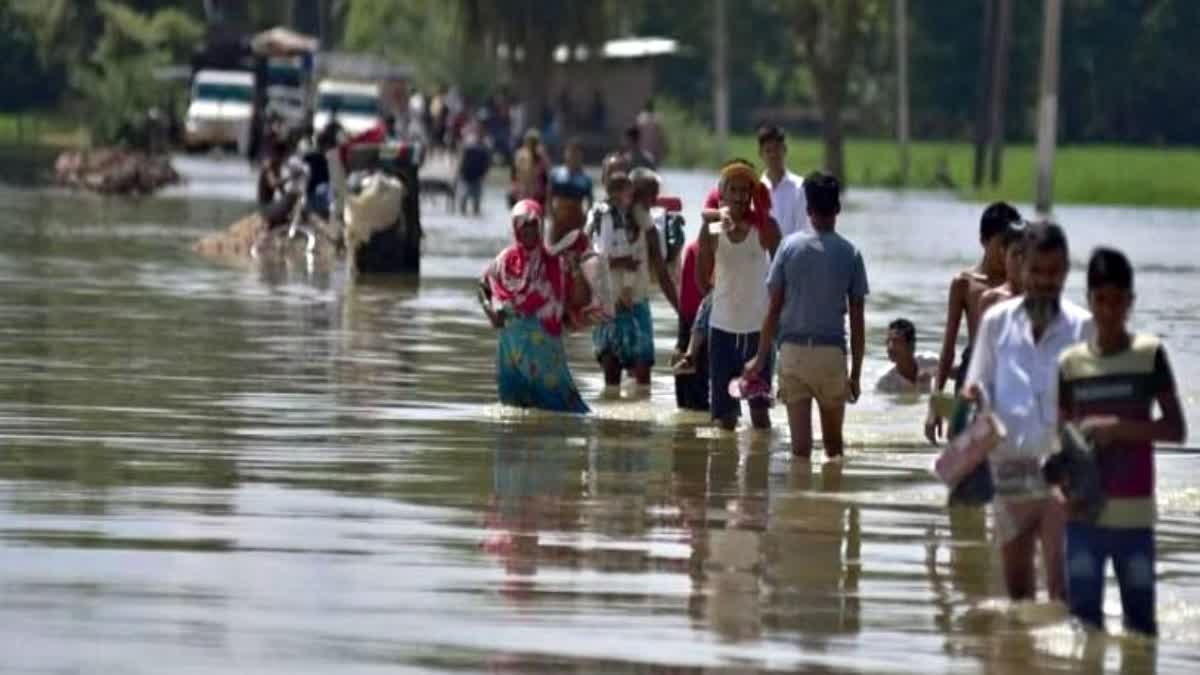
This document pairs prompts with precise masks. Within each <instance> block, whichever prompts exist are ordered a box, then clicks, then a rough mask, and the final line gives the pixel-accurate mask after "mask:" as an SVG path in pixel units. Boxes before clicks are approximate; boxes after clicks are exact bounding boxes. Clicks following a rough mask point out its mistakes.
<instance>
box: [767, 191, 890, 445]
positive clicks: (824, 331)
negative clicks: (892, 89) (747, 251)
mask: <svg viewBox="0 0 1200 675" xmlns="http://www.w3.org/2000/svg"><path fill="white" fill-rule="evenodd" d="M804 191H805V193H806V194H805V197H806V199H807V202H808V218H809V222H811V223H812V226H813V230H814V233H813V234H800V235H796V236H791V237H788V239H787V240H786V241H785V242H783V245H782V246H780V248H779V252H778V253H777V254H776V256H775V261H774V262H773V263H772V264H771V272H770V274H769V276H768V277H767V287H768V289H769V291H770V306H769V310H768V313H767V317H766V320H765V321H764V322H763V328H762V336H761V340H760V344H759V347H758V349H759V352H760V353H763V352H768V353H769V350H770V349H771V345H772V344H773V343H774V341H775V339H776V337H778V339H779V343H780V348H779V398H780V399H781V400H782V401H783V402H784V404H785V405H786V406H787V414H788V426H789V427H790V429H791V435H792V454H793V455H794V456H795V457H798V458H800V459H804V460H807V459H809V458H810V457H811V455H812V404H813V401H816V403H817V410H818V412H819V414H820V418H821V437H822V439H823V441H824V443H825V455H826V457H828V458H830V459H833V458H836V457H840V456H842V454H843V452H844V446H845V442H844V440H843V437H842V426H843V423H844V421H845V418H846V403H847V402H849V403H854V402H856V401H857V400H858V396H859V393H860V391H861V384H860V383H861V379H862V362H863V351H864V349H865V347H866V343H865V340H866V338H865V333H864V322H865V316H864V304H865V300H866V297H867V293H868V292H869V288H868V286H867V270H866V265H865V264H864V263H863V258H862V253H860V252H859V250H858V248H857V247H856V246H854V244H852V243H850V242H849V241H848V240H846V239H845V238H844V237H842V236H841V235H840V234H838V233H837V232H836V231H835V228H836V226H837V218H838V214H839V213H841V210H842V205H841V197H840V192H841V186H840V185H839V184H838V181H837V179H836V178H834V177H833V176H830V175H827V174H823V173H820V172H816V173H812V174H810V175H809V176H808V177H806V178H805V179H804ZM847 314H849V316H850V341H849V358H850V364H849V368H847V364H846V357H847V343H846V315H847ZM764 368H765V366H764V362H763V361H762V360H760V359H755V360H754V361H753V362H751V363H750V364H749V365H748V366H747V367H746V372H747V373H752V372H761V371H762V370H764Z"/></svg>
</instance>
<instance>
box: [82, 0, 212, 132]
mask: <svg viewBox="0 0 1200 675" xmlns="http://www.w3.org/2000/svg"><path fill="white" fill-rule="evenodd" d="M97 9H98V11H99V13H100V16H101V17H102V19H103V25H104V28H103V30H102V31H101V33H100V36H99V39H98V40H97V41H96V44H95V47H94V48H93V49H92V52H91V57H90V59H89V60H88V62H87V63H86V64H80V65H79V66H77V67H76V68H75V70H74V71H73V72H72V73H71V76H72V84H73V86H74V88H75V90H76V91H77V92H78V93H79V94H80V95H81V97H82V99H83V102H84V106H85V107H86V109H87V112H88V117H87V119H88V126H89V130H90V132H91V135H92V141H93V142H96V143H112V142H117V141H120V140H122V137H123V136H125V135H126V134H127V130H129V129H131V128H135V127H137V126H138V124H139V121H140V120H141V119H142V117H143V115H144V114H145V113H146V111H147V110H148V109H149V108H150V107H152V106H155V105H159V104H161V103H162V101H163V99H164V97H165V89H164V85H163V84H162V83H160V82H159V81H158V80H157V78H156V77H155V69H156V68H158V67H161V66H165V65H168V64H170V63H172V62H173V61H175V60H177V59H178V58H180V57H181V56H183V55H186V54H187V53H189V51H190V49H191V47H192V46H193V45H195V44H196V42H197V41H199V40H200V38H201V37H202V36H203V32H204V29H203V27H202V26H201V25H200V23H199V22H198V21H196V20H195V19H192V18H191V17H190V16H188V15H187V14H184V13H182V12H180V11H178V10H175V9H164V10H159V11H158V12H155V13H154V14H153V15H146V14H141V13H139V12H137V11H135V10H133V9H131V8H130V7H128V6H126V5H123V4H120V3H117V2H113V1H111V0H102V1H101V2H100V3H99V4H98V5H97Z"/></svg>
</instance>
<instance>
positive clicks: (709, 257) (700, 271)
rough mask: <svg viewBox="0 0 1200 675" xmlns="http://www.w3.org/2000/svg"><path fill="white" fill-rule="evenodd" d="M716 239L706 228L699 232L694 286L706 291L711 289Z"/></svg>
mask: <svg viewBox="0 0 1200 675" xmlns="http://www.w3.org/2000/svg"><path fill="white" fill-rule="evenodd" d="M716 255H717V238H716V237H714V236H713V235H712V234H711V233H709V231H708V228H707V227H706V228H704V229H702V230H701V231H700V257H699V259H698V260H697V261H696V284H697V285H698V286H700V288H702V289H705V290H708V289H711V288H712V281H711V280H712V278H713V268H714V267H715V266H716V264H717V263H716Z"/></svg>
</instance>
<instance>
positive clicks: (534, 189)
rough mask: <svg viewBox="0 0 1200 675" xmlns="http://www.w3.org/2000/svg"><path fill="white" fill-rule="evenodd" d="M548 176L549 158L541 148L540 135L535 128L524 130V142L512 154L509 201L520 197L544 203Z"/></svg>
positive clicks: (513, 202) (514, 200) (517, 200)
mask: <svg viewBox="0 0 1200 675" xmlns="http://www.w3.org/2000/svg"><path fill="white" fill-rule="evenodd" d="M549 176H550V160H549V159H547V158H546V151H545V150H544V149H543V148H542V135H541V134H540V133H538V130H537V129H530V130H529V131H526V132H525V137H524V143H523V144H522V145H521V147H520V149H518V150H517V153H516V155H515V156H513V162H512V190H511V191H510V192H509V196H508V199H509V202H510V203H511V204H516V203H517V202H519V201H521V200H522V199H532V200H533V201H535V202H537V203H538V204H541V205H545V203H546V191H547V187H548V186H549Z"/></svg>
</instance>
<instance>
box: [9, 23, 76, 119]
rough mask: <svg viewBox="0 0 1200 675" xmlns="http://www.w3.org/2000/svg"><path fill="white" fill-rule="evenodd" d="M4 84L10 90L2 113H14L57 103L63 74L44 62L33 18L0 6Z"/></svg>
mask: <svg viewBox="0 0 1200 675" xmlns="http://www.w3.org/2000/svg"><path fill="white" fill-rule="evenodd" d="M0 82H4V83H5V86H6V87H7V91H6V92H5V95H4V96H2V97H0V111H4V112H14V111H20V110H25V109H28V108H32V107H36V106H44V105H47V104H50V103H53V102H54V100H55V95H56V91H55V90H56V88H57V86H59V85H61V84H62V76H61V71H57V70H54V69H52V68H50V67H49V66H48V64H47V63H46V62H45V61H44V59H43V57H42V54H41V50H40V49H39V45H38V41H37V37H36V34H35V33H34V30H33V26H32V25H31V22H30V21H29V18H28V17H27V16H25V15H24V14H22V13H20V12H17V11H16V10H15V9H14V8H13V7H12V6H11V5H0Z"/></svg>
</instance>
